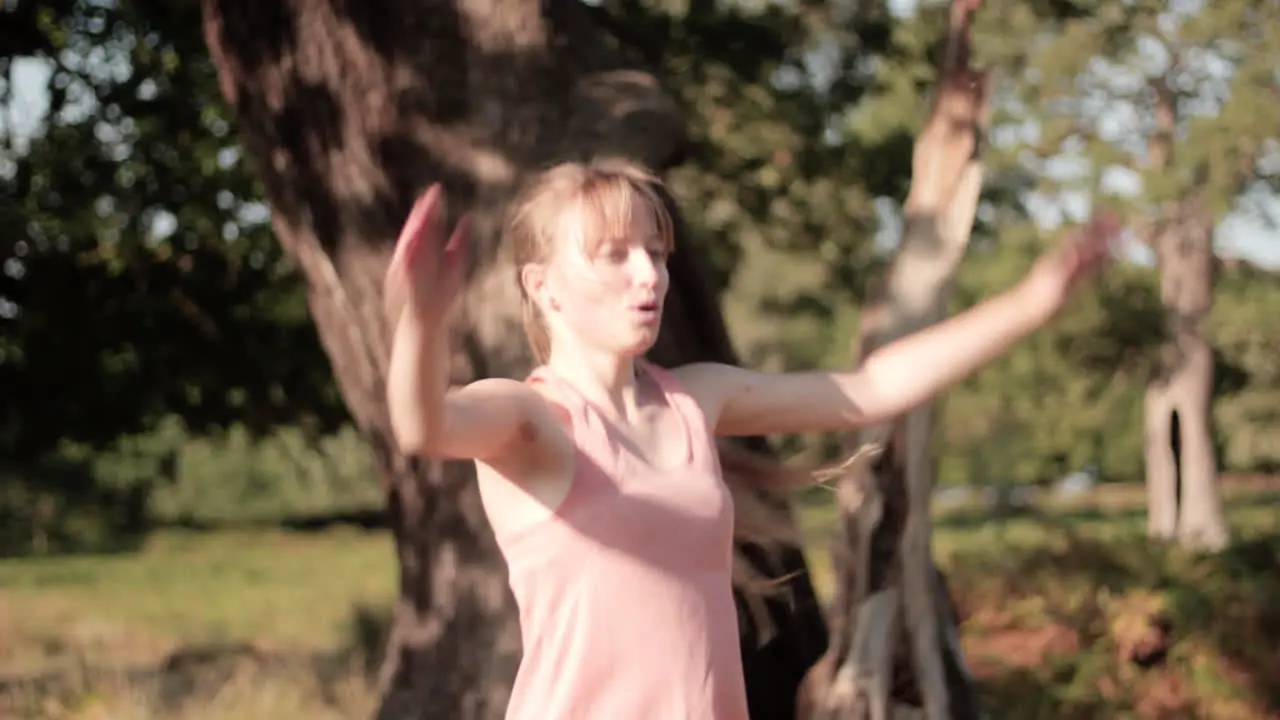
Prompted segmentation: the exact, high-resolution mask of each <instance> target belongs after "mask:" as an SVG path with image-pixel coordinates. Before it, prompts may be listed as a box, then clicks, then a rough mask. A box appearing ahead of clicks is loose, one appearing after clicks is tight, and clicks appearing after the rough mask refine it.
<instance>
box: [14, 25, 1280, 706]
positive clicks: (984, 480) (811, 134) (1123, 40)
mask: <svg viewBox="0 0 1280 720" xmlns="http://www.w3.org/2000/svg"><path fill="white" fill-rule="evenodd" d="M593 4H594V3H593ZM1274 5H1275V3H1274V2H1270V1H1269V0H1266V1H1264V0H1256V1H1253V0H1251V1H1250V2H1246V1H1245V0H1233V1H1231V2H1217V3H1209V2H1203V1H1197V0H1167V1H1163V2H1157V1H1155V0H1123V1H1122V0H1076V1H1068V0H1035V1H1033V2H1014V0H994V1H992V2H988V3H986V4H984V6H983V9H982V11H981V13H980V14H979V15H978V20H977V26H976V28H975V31H974V32H975V44H976V54H977V57H976V61H977V62H978V63H979V64H983V65H989V66H991V67H994V68H996V69H997V72H998V85H997V88H998V92H997V94H996V98H995V103H994V116H993V119H992V129H991V132H990V136H989V147H988V149H987V156H986V159H987V166H988V174H987V180H986V183H985V188H984V194H983V200H982V202H981V205H980V207H979V214H978V222H977V225H976V227H975V229H974V234H973V240H972V242H971V246H970V250H969V253H968V256H967V257H966V260H965V262H964V265H963V267H962V269H961V271H960V276H959V278H958V281H957V287H956V292H955V303H954V308H955V309H960V308H963V307H965V306H967V305H969V304H972V303H973V302H975V301H977V300H978V299H980V298H982V297H985V296H987V295H989V294H991V293H993V292H996V291H998V290H1000V289H1003V288H1005V287H1008V286H1009V285H1010V284H1011V283H1012V282H1014V281H1015V280H1016V279H1017V278H1018V277H1019V275H1020V274H1021V273H1022V272H1024V271H1025V270H1026V268H1027V267H1028V266H1029V265H1030V263H1031V261H1032V260H1033V259H1034V257H1035V256H1036V255H1037V254H1038V253H1039V252H1040V251H1041V250H1043V249H1044V248H1045V247H1046V246H1047V244H1048V243H1051V242H1052V241H1054V240H1055V239H1056V238H1058V237H1059V236H1060V233H1061V231H1062V230H1063V229H1064V228H1067V227H1069V226H1071V225H1073V224H1075V223H1077V222H1079V221H1081V220H1082V219H1084V218H1085V217H1087V216H1088V215H1089V214H1090V212H1092V210H1094V209H1096V208H1097V207H1100V206H1102V205H1106V206H1108V207H1116V208H1123V209H1132V208H1151V207H1160V203H1166V202H1168V201H1169V198H1170V197H1174V196H1176V195H1177V194H1178V193H1185V192H1186V190H1187V188H1195V189H1196V192H1197V194H1198V197H1201V198H1203V199H1204V204H1205V207H1207V208H1209V209H1208V211H1207V212H1210V213H1211V214H1212V227H1213V242H1214V249H1215V254H1216V258H1215V261H1214V262H1215V269H1216V277H1215V280H1214V285H1213V307H1212V311H1211V313H1210V314H1209V316H1208V317H1207V319H1206V320H1205V321H1204V325H1203V330H1204V332H1205V333H1206V335H1207V337H1208V339H1209V341H1210V342H1211V344H1212V347H1213V353H1214V359H1215V361H1216V371H1215V374H1214V378H1213V386H1212V394H1213V402H1212V428H1213V430H1212V435H1213V441H1214V450H1215V454H1216V459H1217V463H1218V468H1219V470H1220V474H1219V478H1218V482H1219V485H1220V489H1221V492H1222V495H1223V497H1224V505H1225V507H1226V521H1227V522H1228V524H1229V525H1230V527H1231V532H1232V546H1231V547H1230V548H1228V549H1227V550H1226V551H1224V552H1223V553H1220V554H1218V555H1216V556H1212V557H1202V556H1199V555H1195V554H1192V553H1189V552H1185V551H1181V550H1178V549H1176V548H1172V549H1170V548H1165V547H1163V546H1160V547H1157V546H1154V545H1152V544H1150V543H1147V542H1146V541H1145V527H1146V496H1145V494H1144V493H1145V491H1144V489H1143V485H1142V481H1143V477H1144V455H1143V398H1144V394H1145V393H1146V391H1147V385H1148V382H1149V380H1150V379H1151V378H1152V376H1153V373H1154V372H1155V369H1156V367H1157V364H1158V362H1159V358H1160V355H1159V348H1160V345H1161V342H1162V341H1163V340H1164V339H1165V337H1166V332H1165V328H1166V320H1165V315H1164V312H1163V309H1162V304H1161V295H1160V284H1159V276H1158V273H1157V270H1156V268H1155V266H1154V259H1155V254H1154V252H1153V251H1152V249H1151V247H1150V246H1149V245H1148V240H1149V239H1150V238H1149V237H1148V236H1146V235H1144V233H1143V232H1141V231H1140V229H1137V230H1134V231H1133V232H1131V233H1129V234H1128V235H1127V236H1126V238H1125V242H1124V244H1123V247H1122V248H1121V255H1122V257H1121V258H1120V262H1119V263H1118V264H1117V266H1116V267H1115V268H1114V270H1113V272H1111V273H1110V274H1109V275H1108V276H1107V277H1106V278H1105V279H1104V280H1102V281H1101V282H1100V283H1099V286H1098V287H1097V289H1096V292H1092V293H1086V294H1085V297H1082V298H1081V299H1080V300H1079V301H1078V302H1076V303H1075V304H1073V306H1072V307H1071V308H1070V309H1069V311H1068V312H1067V313H1066V314H1065V315H1064V316H1063V317H1062V318H1061V319H1060V321H1058V322H1057V323H1055V324H1054V325H1053V326H1052V327H1050V328H1048V329H1045V330H1044V331H1042V332H1039V333H1037V334H1036V335H1035V336H1033V337H1032V338H1031V339H1029V340H1028V341H1027V342H1025V343H1023V344H1021V345H1020V346H1019V347H1018V348H1017V349H1016V350H1015V351H1013V352H1012V353H1011V354H1010V355H1009V356H1008V357H1006V358H1004V359H1002V360H1000V361H999V362H997V363H996V364H995V365H993V366H992V367H991V368H989V369H987V370H985V371H983V372H982V373H980V374H979V375H977V376H975V377H974V378H972V379H970V380H968V381H966V382H965V383H963V384H962V385H961V386H959V387H958V388H956V389H955V390H953V391H951V392H949V393H947V395H946V396H945V400H944V402H943V404H942V406H941V414H940V417H939V430H938V433H937V435H938V437H937V447H936V456H937V458H938V475H937V480H938V483H937V486H938V487H937V491H936V498H935V506H936V507H935V511H936V518H937V519H936V522H937V526H936V532H935V542H936V548H937V550H936V552H937V554H938V557H939V560H940V562H941V563H942V565H943V567H944V568H945V569H946V570H947V572H948V578H949V580H950V583H951V585H952V590H953V592H954V594H955V595H956V597H957V603H958V605H959V606H960V608H961V610H962V614H963V615H964V616H965V622H964V624H963V626H962V629H963V631H964V634H965V643H966V645H965V647H966V653H967V655H968V659H969V660H970V662H971V663H972V664H973V665H974V671H975V673H977V674H978V675H979V677H980V679H981V680H982V681H983V683H984V685H983V687H984V692H985V693H987V694H988V696H989V698H991V699H990V701H989V702H988V706H989V709H990V710H992V712H994V713H995V714H996V715H997V716H1000V717H1004V716H1005V715H1003V714H1001V713H1005V712H1013V710H1016V712H1014V713H1013V714H1011V715H1009V716H1010V717H1013V716H1016V717H1022V718H1026V717H1129V716H1134V717H1138V716H1140V717H1160V718H1168V717H1183V716H1185V717H1217V718H1236V717H1240V718H1252V717H1280V699H1278V698H1277V688H1278V687H1280V650H1277V648H1280V539H1278V538H1280V530H1277V520H1280V514H1278V513H1277V510H1280V476H1278V475H1276V473H1277V470H1278V469H1280V402H1278V401H1280V363H1277V358H1278V357H1280V274H1277V268H1280V230H1278V229H1277V226H1276V224H1275V216H1276V213H1277V212H1280V202H1277V199H1276V195H1275V191H1276V184H1277V181H1278V180H1280V144H1278V143H1277V135H1278V132H1277V124H1276V118H1277V117H1280V91H1278V90H1277V70H1276V69H1277V68H1278V67H1280V27H1278V26H1275V25H1268V24H1266V23H1259V22H1257V20H1256V18H1257V13H1259V12H1264V11H1265V12H1271V13H1272V14H1271V15H1270V16H1269V17H1274V9H1273V8H1272V6H1274ZM0 7H3V10H0V228H3V237H2V238H0V268H2V271H0V556H2V557H3V559H0V717H7V716H8V715H6V714H5V712H6V708H7V709H8V711H9V712H11V713H13V714H15V716H19V717H26V716H31V717H48V718H73V717H74V718H117V717H119V718H125V717H129V718H138V717H142V718H150V717H181V718H197V717H198V718H231V717H236V718H248V717H260V718H301V717H308V718H317V717H365V716H368V714H369V712H370V711H371V708H373V707H374V706H375V705H376V697H375V693H374V690H373V689H372V686H371V685H370V673H371V671H372V669H373V668H375V667H376V665H377V662H378V660H379V657H378V648H379V646H380V644H381V643H382V642H383V635H384V633H385V625H386V614H387V612H388V610H389V607H390V603H391V601H392V599H393V598H394V596H395V593H396V583H397V574H396V573H397V569H396V559H395V556H394V552H393V547H392V543H391V540H390V538H389V535H388V533H387V532H386V531H385V530H383V529H382V528H381V511H382V507H383V494H382V491H381V489H380V488H379V485H378V482H377V477H376V471H375V467H374V464H373V460H372V456H371V454H370V452H369V450H368V448H367V447H366V445H365V443H364V441H363V439H362V438H361V437H360V435H359V434H358V433H357V432H356V431H355V429H354V428H353V427H352V425H351V423H350V421H349V419H348V414H347V410H346V408H345V407H344V405H343V402H342V399H341V397H340V396H339V394H338V391H337V389H336V387H335V384H334V381H333V378H332V373H331V368H330V366H329V362H328V360H327V358H326V356H325V354H324V352H323V350H322V349H321V347H320V344H319V342H318V340H317V337H316V331H315V329H314V327H313V325H312V322H311V318H310V316H309V313H308V309H307V303H306V291H305V284H304V282H303V281H302V279H301V276H300V274H299V273H298V272H297V269H296V268H295V267H294V265H293V264H292V262H291V260H290V258H288V257H287V256H286V255H285V254H284V253H283V252H282V250H281V248H280V246H279V244H278V243H277V242H276V241H275V239H274V237H273V233H272V231H271V228H270V225H269V210H268V208H267V206H266V205H265V203H264V200H263V194H262V188H261V187H260V186H259V185H258V183H257V182H256V181H255V179H254V177H253V176H252V174H251V173H250V170H249V169H248V168H247V166H246V162H245V160H244V157H243V154H242V152H241V150H240V147H239V144H238V139H237V136H236V132H235V129H234V127H233V122H232V117H231V114H230V112H229V110H228V108H227V107H226V105H225V103H224V100H223V98H222V96H221V95H220V93H219V92H218V87H217V81H216V77H215V72H214V68H213V65H212V64H211V61H210V59H209V55H208V52H207V50H206V48H205V45H204V40H203V37H202V35H201V30H200V16H199V7H198V3H195V2H175V3H171V4H166V3H156V2H143V1H141V0H78V1H72V0H58V1H55V0H50V1H48V2H34V1H32V0H6V1H5V2H3V3H0ZM601 7H602V8H604V10H605V11H606V12H608V13H611V14H612V15H613V16H614V17H615V18H617V19H619V20H622V21H625V23H624V24H625V25H626V26H627V27H631V28H632V32H633V33H635V34H636V35H637V36H639V37H640V38H641V39H642V40H643V38H644V36H645V33H658V32H659V31H661V33H662V35H661V37H662V38H663V43H664V45H663V52H662V53H661V56H660V58H658V59H659V61H660V63H661V66H662V68H663V69H664V70H665V72H666V75H665V77H664V78H663V80H664V82H666V83H667V85H668V87H669V89H670V90H671V92H672V93H673V94H675V95H676V96H677V97H678V98H679V99H680V100H681V101H682V102H683V103H684V105H685V108H686V120H687V122H688V124H689V132H690V134H691V136H692V138H693V139H694V143H693V148H694V150H693V152H691V154H690V156H689V157H688V158H687V159H686V161H685V162H684V163H683V164H682V165H681V166H679V167H677V168H675V169H674V170H673V171H671V173H670V174H669V180H670V182H671V184H672V186H673V189H674V191H675V193H676V196H677V197H678V198H680V200H681V202H682V203H683V207H684V209H685V212H686V217H687V220H688V221H689V223H690V225H691V227H692V230H693V233H694V234H695V235H696V236H697V237H698V238H699V240H700V242H702V244H703V247H701V248H699V251H700V252H705V253H706V255H707V257H709V258H710V261H711V264H712V266H713V269H714V277H713V281H714V283H715V290H716V292H717V293H718V295H719V297H720V299H721V303H722V308H723V311H724V314H725V317H726V321H727V323H728V326H729V330H730V333H731V336H732V339H733V341H734V344H735V347H736V348H737V350H738V351H739V352H740V353H741V355H742V357H743V359H744V362H746V363H749V364H751V365H755V366H758V367H764V368H770V369H802V368H814V367H819V366H823V367H838V366H842V365H847V364H848V363H849V362H850V360H851V356H850V352H851V350H850V348H851V342H852V341H853V339H854V338H855V336H856V332H857V328H858V319H859V313H860V308H862V307H863V305H864V303H865V302H866V300H867V296H868V292H869V288H870V287H871V286H872V284H873V283H874V281H875V279H876V278H877V277H879V276H880V274H881V272H882V271H883V269H884V267H885V264H886V263H887V261H888V259H889V258H890V257H891V255H892V251H893V249H894V247H895V245H896V243H897V240H898V238H899V236H900V235H901V231H902V227H901V203H902V200H903V198H904V197H905V194H906V188H907V185H908V182H909V180H910V169H911V163H910V157H911V146H912V142H913V138H914V137H915V134H916V132H917V131H918V129H919V127H920V125H921V123H922V122H923V120H924V118H925V115H926V112H927V108H928V105H927V103H928V98H929V94H930V92H931V88H932V85H933V82H934V80H935V77H936V71H935V64H934V62H933V59H932V56H931V55H930V53H931V52H933V49H934V47H935V46H936V43H937V40H938V38H940V37H941V33H942V28H943V26H944V23H945V8H944V7H943V6H941V5H939V4H936V3H933V4H931V3H925V2H919V3H918V2H912V1H910V0H899V1H897V2H889V3H857V2H848V1H847V0H831V2H827V3H802V2H778V3H763V2H756V1H755V0H720V2H717V3H714V4H713V7H711V8H709V9H708V8H707V7H700V8H699V10H698V12H697V13H692V12H691V11H690V10H689V8H688V7H684V5H683V4H681V3H675V2H666V1H665V0H622V1H621V2H617V3H606V4H604V5H601ZM390 21H391V20H388V22H390ZM1157 82H1159V83H1163V84H1164V85H1165V86H1167V87H1170V88H1172V89H1173V90H1174V91H1175V92H1176V96H1177V98H1178V101H1177V104H1176V107H1177V109H1178V113H1177V117H1176V132H1175V134H1174V138H1175V139H1174V145H1175V148H1176V150H1175V153H1174V159H1173V160H1172V161H1171V163H1170V164H1169V165H1167V166H1166V167H1164V168H1155V169H1153V168H1151V167H1150V166H1149V164H1148V162H1147V160H1148V150H1149V143H1150V140H1151V137H1152V135H1153V133H1154V132H1155V130H1154V128H1155V127H1156V123H1155V121H1154V120H1153V117H1154V114H1155V104H1154V103H1155V100H1153V97H1154V92H1153V90H1152V88H1153V87H1154V86H1155V83H1157ZM779 446H780V447H781V448H782V449H783V451H784V454H785V455H787V456H788V457H790V458H792V459H793V461H794V462H804V463H812V464H817V463H821V462H826V461H829V460H831V459H833V458H834V457H835V453H836V451H837V450H838V448H837V447H836V446H835V445H834V443H833V441H831V440H829V439H823V438H818V437H796V438H785V439H782V440H781V442H780V444H779ZM799 500H800V505H801V508H802V513H801V518H802V523H803V525H804V528H805V530H806V532H807V533H808V534H809V536H811V537H813V538H814V542H813V544H812V546H811V548H810V549H809V552H810V559H811V561H812V572H813V574H814V582H815V584H816V585H817V587H818V590H819V593H820V594H824V595H825V594H826V593H829V591H830V584H831V579H830V578H831V571H830V559H829V558H828V555H827V549H828V546H829V544H830V538H831V524H832V520H833V518H834V510H833V508H832V506H831V500H832V498H831V493H830V491H829V490H827V489H825V488H815V489H814V490H812V491H809V492H807V493H806V494H804V496H803V497H801V498H799ZM1006 709H1010V710H1006Z"/></svg>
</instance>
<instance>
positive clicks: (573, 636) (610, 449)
mask: <svg viewBox="0 0 1280 720" xmlns="http://www.w3.org/2000/svg"><path fill="white" fill-rule="evenodd" d="M637 362H638V365H637V369H638V370H639V371H640V372H646V373H648V374H649V376H650V377H651V378H653V379H654V380H655V381H656V383H657V385H658V386H659V387H661V388H662V390H663V393H664V395H665V397H666V400H667V402H668V404H669V405H670V406H671V407H672V408H674V409H675V411H676V412H677V413H678V415H679V417H680V420H681V423H682V424H683V426H684V430H685V432H684V437H683V438H682V440H681V442H684V443H685V447H686V449H687V454H686V457H685V464H684V465H683V466H682V467H680V468H679V469H677V470H671V471H667V472H661V471H658V470H656V469H655V468H653V467H651V466H650V465H648V464H647V463H646V462H645V461H644V460H643V459H642V458H640V457H638V456H637V455H636V454H634V453H633V452H631V451H629V450H628V449H627V448H626V446H625V445H623V444H621V443H619V442H617V437H618V436H617V434H616V431H615V430H613V429H612V427H611V426H610V425H609V424H608V423H607V422H606V421H605V420H604V418H603V417H602V416H601V415H600V414H599V413H598V412H596V411H595V410H594V409H593V407H592V406H591V404H590V403H588V402H587V401H586V399H585V398H584V397H583V396H582V395H580V394H579V393H578V392H577V391H576V390H575V389H574V388H573V386H572V385H570V384H569V383H568V382H566V381H564V380H563V379H560V378H557V377H555V376H554V375H552V373H551V372H550V371H549V370H548V369H546V368H538V369H537V370H535V371H534V373H533V374H532V375H531V378H530V379H531V381H534V382H538V381H544V382H551V383H554V385H555V386H556V388H557V389H558V390H559V393H558V394H559V396H560V398H561V399H562V402H564V403H565V405H566V406H567V409H568V410H569V412H570V414H571V415H572V418H573V440H574V445H575V446H576V448H577V452H576V460H575V471H574V477H573V481H572V485H571V487H570V489H569V494H568V496H567V497H566V498H565V500H564V501H563V502H562V503H561V505H560V506H559V508H557V511H556V512H555V514H554V515H552V516H551V517H550V518H548V519H547V520H545V521H542V522H539V523H536V524H535V525H533V526H531V527H528V528H522V529H518V530H515V531H513V532H511V533H506V534H500V535H499V536H498V544H499V546H500V548H501V550H502V553H503V555H504V556H505V558H506V562H507V565H508V569H509V579H510V583H511V589H512V591H513V593H514V594H515V599H516V603H517V605H518V606H519V610H520V627H521V638H522V641H523V650H524V652H523V659H522V660H521V664H520V669H519V672H518V673H517V675H516V681H515V685H514V687H513V688H512V694H511V700H510V704H509V705H508V708H507V715H506V717H507V718H508V720H630V719H633V718H634V719H635V720H747V701H746V688H745V686H744V682H743V675H742V658H741V654H740V650H739V645H738V620H737V609H736V607H735V605H734V601H733V594H732V588H731V569H732V556H733V501H732V498H731V497H730V495H729V492H728V489H727V488H726V487H725V484H724V482H723V480H722V478H721V475H720V465H719V458H718V456H717V454H716V451H715V444H714V442H713V440H712V437H711V433H710V432H709V431H708V428H707V423H706V420H705V418H704V417H703V415H702V412H701V410H700V409H699V408H698V406H697V404H696V403H695V402H694V401H693V399H692V398H690V397H689V396H688V395H687V394H685V393H684V391H683V390H682V388H681V387H680V385H679V383H678V381H677V380H676V379H675V378H674V377H673V376H672V375H670V374H669V373H668V372H667V371H665V370H662V369H661V368H658V367H655V366H653V365H651V364H649V363H645V362H643V361H637Z"/></svg>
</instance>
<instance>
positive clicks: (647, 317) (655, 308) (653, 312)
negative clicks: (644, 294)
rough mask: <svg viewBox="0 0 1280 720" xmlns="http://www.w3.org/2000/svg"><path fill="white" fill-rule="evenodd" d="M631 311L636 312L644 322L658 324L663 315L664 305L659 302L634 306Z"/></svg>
mask: <svg viewBox="0 0 1280 720" xmlns="http://www.w3.org/2000/svg"><path fill="white" fill-rule="evenodd" d="M631 309H632V310H634V311H635V312H636V314H637V315H639V316H640V317H641V319H642V320H643V321H644V322H657V320H658V318H659V317H661V315H662V305H661V304H660V303H658V302H657V301H654V302H643V303H639V304H637V305H632V306H631Z"/></svg>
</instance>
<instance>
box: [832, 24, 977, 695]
mask: <svg viewBox="0 0 1280 720" xmlns="http://www.w3.org/2000/svg"><path fill="white" fill-rule="evenodd" d="M975 6H976V3H974V2H969V1H968V0H963V1H961V0H953V2H952V5H951V29H950V35H949V38H948V50H947V54H946V59H945V60H944V62H943V66H942V72H941V73H940V75H941V78H940V80H941V82H940V88H939V91H938V94H937V98H936V100H935V102H934V106H933V109H932V112H931V114H930V117H929V120H928V122H927V123H926V125H925V128H924V130H923V132H922V133H921V135H920V137H919V138H918V139H917V142H916V149H915V161H914V167H913V174H912V181H911V190H910V193H909V195H908V198H907V202H906V229H905V232H904V236H903V239H902V243H901V245H900V246H899V248H898V251H897V255H896V257H895V258H894V260H893V262H892V263H891V264H890V266H889V268H888V270H887V271H886V276H885V277H884V278H883V285H882V286H881V287H880V288H879V289H878V292H877V293H876V295H875V296H874V299H873V301H872V302H871V304H870V305H869V307H868V308H867V309H866V311H865V312H864V314H863V319H862V326H861V328H860V333H859V334H860V348H858V351H857V354H858V355H859V357H865V356H866V355H867V354H868V353H870V352H872V351H873V350H875V349H876V348H878V347H881V346H883V345H885V344H887V343H889V342H891V341H893V340H894V339H896V338H899V337H902V336H903V335H907V334H910V333H912V332H915V331H917V330H919V329H922V328H924V327H927V326H928V325H931V324H933V323H935V322H938V321H939V320H941V319H942V318H944V317H945V316H946V314H947V306H948V301H949V297H950V294H951V287H952V281H953V277H954V275H955V272H956V269H957V268H958V267H959V264H960V261H961V259H962V258H963V256H964V251H965V248H966V246H967V244H968V241H969V235H970V229H971V227H972V224H973V219H974V214H975V212H976V210H977V203H978V197H979V193H980V191H981V186H982V176H983V167H982V163H981V162H980V161H979V160H978V158H977V156H976V150H977V143H978V140H979V138H978V133H979V132H981V130H982V128H983V127H984V126H985V122H986V118H987V113H988V94H989V90H990V88H989V78H988V77H987V76H985V74H982V73H976V72H974V71H973V70H971V69H970V67H969V62H968V57H969V22H970V16H971V13H972V12H973V9H974V7H975ZM933 424H934V407H933V403H925V404H923V405H921V406H920V407H918V408H916V409H915V410H913V411H912V412H910V413H908V414H907V415H906V416H905V417H902V418H899V419H897V420H895V421H893V422H891V423H887V424H885V425H883V426H879V427H872V428H867V429H866V430H865V431H863V432H860V433H858V434H857V436H856V439H855V440H856V447H858V448H871V449H872V450H873V452H872V453H866V452H863V453H862V454H861V456H860V457H862V460H861V461H860V462H854V463H851V464H850V466H849V467H847V468H844V469H843V472H842V474H841V477H840V478H839V480H838V483H839V484H838V487H837V498H838V502H839V504H840V509H841V516H842V521H843V522H842V523H841V524H842V528H843V538H842V539H843V544H844V547H841V548H837V552H838V553H840V556H841V557H840V562H839V563H838V565H837V573H838V577H837V596H836V599H835V603H834V605H833V608H832V617H831V630H832V637H833V641H832V649H831V651H829V652H828V654H827V656H826V657H825V658H824V659H823V663H822V667H821V671H822V672H824V673H825V674H826V678H825V680H826V682H825V688H821V686H822V685H823V684H824V683H822V682H819V683H817V684H818V685H819V687H820V688H821V689H820V693H821V694H820V697H819V699H818V700H817V701H816V703H815V704H816V705H817V708H818V709H817V717H821V718H831V719H832V720H835V719H836V718H840V719H841V720H843V719H845V718H864V717H869V718H873V719H875V720H883V719H885V718H890V717H919V716H921V715H922V714H923V716H925V717H929V718H934V719H936V720H942V719H944V718H948V719H949V718H973V717H977V707H976V697H975V692H974V688H973V684H972V680H971V678H970V677H969V673H968V670H967V668H966V667H965V664H964V660H963V656H962V653H961V649H960V647H959V632H958V630H957V622H958V619H957V618H956V615H955V612H954V608H952V606H951V603H950V601H949V598H948V596H947V592H946V588H945V583H944V581H943V578H942V576H941V573H940V572H939V571H938V570H937V568H936V566H935V565H934V562H933V559H932V553H931V547H930V546H931V539H930V531H931V520H930V514H929V501H930V495H931V491H932V487H933V474H934V460H933V458H932V454H931V452H930V450H931V448H930V444H931V434H932V430H933Z"/></svg>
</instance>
